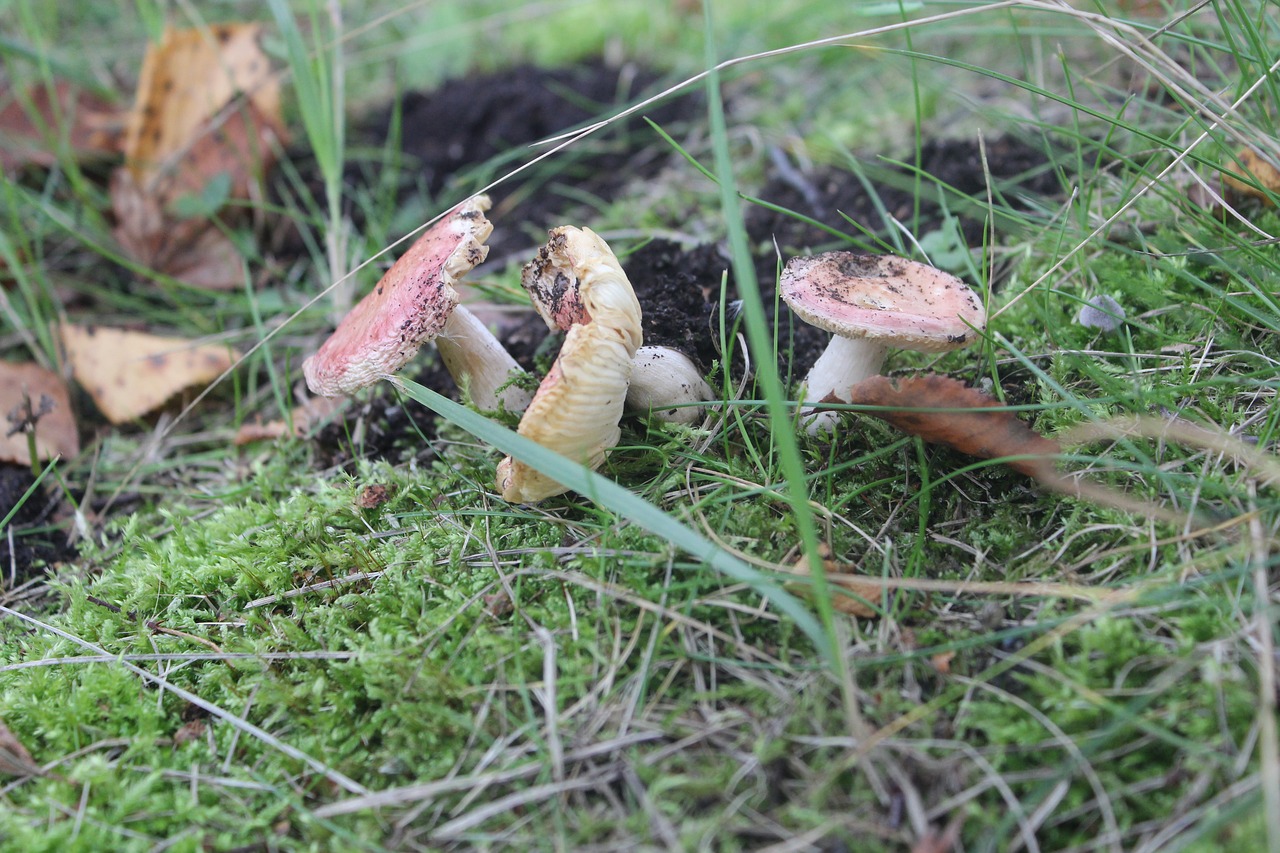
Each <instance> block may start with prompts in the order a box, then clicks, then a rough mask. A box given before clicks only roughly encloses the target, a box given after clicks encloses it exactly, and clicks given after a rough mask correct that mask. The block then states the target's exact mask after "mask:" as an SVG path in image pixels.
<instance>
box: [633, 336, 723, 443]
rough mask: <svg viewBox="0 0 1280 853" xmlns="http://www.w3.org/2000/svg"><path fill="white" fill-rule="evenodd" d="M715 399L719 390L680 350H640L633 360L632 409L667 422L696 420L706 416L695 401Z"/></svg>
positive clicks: (664, 348) (647, 348)
mask: <svg viewBox="0 0 1280 853" xmlns="http://www.w3.org/2000/svg"><path fill="white" fill-rule="evenodd" d="M712 399H715V394H714V392H713V391H712V390H711V386H710V385H708V384H707V381H706V380H705V379H703V378H702V371H700V370H698V366H697V365H696V364H694V363H693V359H691V358H689V356H687V355H685V354H684V353H683V352H681V351H680V350H678V349H674V348H672V347H640V348H639V349H637V350H636V355H635V358H634V359H632V362H631V386H630V387H629V388H627V408H628V409H630V410H631V411H633V412H642V413H648V414H649V415H650V416H652V417H655V418H657V419H658V420H660V421H666V422H667V423H677V424H692V423H695V422H697V420H698V419H699V418H701V417H702V406H698V405H693V404H696V403H705V402H706V401H708V400H712ZM681 404H683V405H681ZM673 406H677V407H678V408H672V407H673Z"/></svg>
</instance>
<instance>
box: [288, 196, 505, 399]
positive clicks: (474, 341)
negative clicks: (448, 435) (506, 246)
mask: <svg viewBox="0 0 1280 853" xmlns="http://www.w3.org/2000/svg"><path fill="white" fill-rule="evenodd" d="M488 209H489V197H488V196H484V195H478V196H474V197H472V198H470V199H467V200H466V201H464V202H463V203H462V204H460V205H458V207H456V208H454V209H453V211H451V212H450V213H449V215H448V216H446V217H445V218H443V219H442V220H440V221H439V222H437V223H436V224H435V225H434V226H432V227H431V228H430V229H429V230H428V231H427V232H426V233H424V234H423V235H422V236H421V237H419V238H418V240H417V242H415V243H414V244H413V245H412V246H411V247H410V248H409V250H408V251H407V252H405V253H404V255H402V256H401V257H400V259H399V260H398V261H396V262H395V264H393V265H392V267H391V269H389V270H387V273H386V275H384V276H383V277H382V280H381V281H379V282H378V285H377V287H375V288H374V289H373V290H372V291H371V292H370V293H369V294H368V295H366V296H365V298H364V299H362V300H360V303H359V304H358V305H356V307H355V308H352V309H351V312H350V313H348V314H347V316H346V317H344V318H343V320H342V322H341V323H339V324H338V328H337V329H335V330H334V332H333V334H332V335H330V336H329V339H328V340H327V341H325V342H324V345H323V346H321V347H320V349H319V350H318V351H317V352H316V353H315V354H314V355H312V356H311V357H309V358H308V359H307V360H306V361H304V362H303V363H302V372H303V374H304V375H305V376H306V378H307V387H309V388H310V389H311V391H312V393H314V394H319V395H320V396H322V397H335V396H338V395H340V394H351V393H353V392H355V391H357V390H359V389H361V388H364V387H366V386H368V385H372V384H373V383H374V382H376V381H377V380H379V379H381V378H382V377H384V376H387V375H389V374H392V373H395V372H396V371H397V370H399V369H400V368H401V367H403V366H404V365H405V364H406V363H407V362H408V361H409V359H411V358H413V356H414V355H415V354H417V352H418V350H419V349H420V348H421V347H422V345H423V344H424V343H426V342H427V341H429V340H433V339H434V340H435V341H436V345H437V347H438V348H439V350H440V355H441V358H442V359H443V360H444V363H445V367H446V368H447V369H448V370H449V373H450V375H451V376H453V378H454V379H455V380H457V381H458V383H459V384H460V385H466V386H467V387H468V388H469V390H470V393H471V399H472V401H473V402H474V403H475V404H476V406H477V408H480V409H496V408H498V405H499V404H500V403H501V404H502V405H503V406H505V407H506V408H507V409H508V410H511V411H521V410H523V409H524V407H525V406H526V405H528V403H529V399H530V395H529V392H528V391H526V390H524V389H523V388H518V387H515V386H509V387H507V388H505V389H503V390H502V392H501V393H499V392H498V390H497V389H498V388H499V387H500V386H501V385H502V384H503V383H505V382H507V381H508V380H509V379H510V377H511V375H512V373H513V372H515V373H520V372H523V371H521V369H520V366H519V365H517V364H516V362H515V359H513V358H512V357H511V356H510V355H509V354H508V353H507V351H506V350H505V349H503V347H502V344H500V343H498V340H497V339H496V338H495V337H494V336H493V334H492V333H490V332H489V330H488V329H487V328H485V326H484V324H483V323H481V322H480V321H479V320H477V319H476V317H475V316H474V315H473V314H472V313H471V312H470V311H468V310H467V309H466V308H464V307H463V306H461V305H459V304H458V294H457V292H456V291H455V290H454V289H453V285H454V284H455V283H456V282H457V281H458V280H459V279H461V278H462V276H464V275H466V274H467V273H468V272H469V271H470V270H471V269H472V267H474V266H476V264H478V263H480V262H481V261H483V260H484V259H485V257H486V256H487V255H488V254H489V248H488V247H487V246H485V245H484V243H483V241H484V240H485V239H486V238H487V237H488V236H489V234H490V233H491V232H492V231H493V225H492V224H490V222H489V220H487V219H486V218H485V216H484V212H485V211H486V210H488Z"/></svg>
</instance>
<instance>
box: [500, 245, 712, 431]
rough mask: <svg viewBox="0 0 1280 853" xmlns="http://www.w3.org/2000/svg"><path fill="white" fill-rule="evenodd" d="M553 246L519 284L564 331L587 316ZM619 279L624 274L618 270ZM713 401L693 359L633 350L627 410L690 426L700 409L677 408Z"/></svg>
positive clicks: (679, 354) (665, 352)
mask: <svg viewBox="0 0 1280 853" xmlns="http://www.w3.org/2000/svg"><path fill="white" fill-rule="evenodd" d="M556 242H557V238H556V236H555V232H552V239H551V242H550V243H548V244H547V246H545V247H544V248H543V249H542V250H541V251H540V252H539V253H538V255H537V257H535V258H534V259H533V261H531V262H530V263H529V264H528V265H527V266H526V267H525V269H524V273H523V275H522V276H521V282H520V283H521V284H522V285H523V286H524V289H525V290H526V291H528V293H529V298H530V299H531V300H532V301H533V307H534V308H535V309H536V310H537V312H538V313H539V314H540V315H541V316H542V319H543V320H545V321H546V323H547V325H548V326H549V327H550V328H551V329H552V330H559V331H562V332H564V331H568V330H569V329H570V328H571V327H572V326H573V324H575V323H582V322H584V319H583V318H584V316H585V311H584V308H583V304H582V296H581V293H580V292H579V288H578V287H577V286H575V285H576V284H577V282H578V279H575V278H574V277H573V276H571V275H567V274H566V273H565V271H564V269H563V267H564V265H565V264H564V260H563V256H562V254H561V253H559V252H556V251H551V249H552V247H553V246H555V245H556ZM601 242H602V243H603V241H601ZM610 254H611V255H612V252H610ZM615 261H616V259H615ZM619 274H622V272H621V268H619ZM624 277H625V276H624ZM628 287H630V284H629V283H628ZM714 398H715V394H714V392H713V391H712V390H711V386H710V385H708V384H707V382H706V380H705V379H703V378H702V372H701V371H699V370H698V367H697V365H695V364H694V362H693V359H691V358H689V356H687V355H685V354H684V353H683V352H681V351H680V350H677V349H673V348H671V347H646V346H642V347H639V348H638V349H637V350H636V353H635V358H634V359H632V364H631V382H630V385H629V386H628V388H627V399H626V408H627V409H629V410H630V411H633V412H637V413H640V414H649V415H651V416H653V417H655V418H657V419H658V420H662V421H668V422H671V423H683V424H691V423H694V422H695V421H697V420H698V419H699V418H701V417H702V407H701V406H696V405H680V404H693V403H701V402H706V401H708V400H712V399H714ZM673 406H678V408H672V407H673Z"/></svg>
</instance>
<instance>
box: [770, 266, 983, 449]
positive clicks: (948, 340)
mask: <svg viewBox="0 0 1280 853" xmlns="http://www.w3.org/2000/svg"><path fill="white" fill-rule="evenodd" d="M778 286H779V289H780V290H781V293H782V298H783V299H784V300H786V303H787V304H788V305H790V306H791V310H792V311H795V312H796V314H797V315H799V316H800V318H801V319H802V320H804V321H805V322H807V323H810V324H812V325H814V326H818V327H819V328H822V329H826V330H827V331H829V332H831V333H832V338H831V343H830V344H829V345H828V346H827V348H826V350H824V351H823V353H822V355H820V356H818V360H817V361H816V362H814V364H813V367H812V368H811V369H810V370H809V375H808V376H807V377H806V378H805V385H804V401H805V402H806V403H817V402H819V401H821V400H823V399H827V398H830V397H834V398H835V399H837V400H840V401H842V402H846V403H847V402H849V389H850V388H851V387H852V386H853V385H854V384H856V383H858V382H861V381H862V380H864V379H868V378H870V377H872V376H875V375H877V374H878V373H879V372H880V368H881V367H882V366H883V365H884V360H885V357H886V355H887V354H888V351H889V348H890V347H894V348H897V349H907V350H914V351H916V352H945V351H947V350H953V349H959V348H960V347H963V346H966V345H967V344H968V343H969V342H970V341H971V340H972V339H973V337H974V335H973V332H974V330H975V329H977V330H981V329H982V328H983V327H984V326H985V325H986V322H987V312H986V309H985V308H983V306H982V301H981V300H980V299H979V298H978V294H976V293H974V292H973V290H972V289H970V287H969V286H968V285H967V284H965V283H964V282H963V281H961V280H960V279H958V278H956V277H955V276H953V275H950V274H948V273H945V272H943V271H942V270H939V269H934V268H933V267H931V266H929V265H927V264H922V263H918V262H916V261H909V260H907V259H905V258H898V257H894V256H893V255H859V254H855V253H853V252H826V253H823V254H820V255H813V256H811V257H799V258H792V259H791V260H789V261H787V265H786V267H785V268H784V269H783V271H782V277H781V278H780V279H779V283H778ZM805 422H806V425H807V428H808V431H809V434H810V435H815V434H817V433H818V432H821V431H823V430H826V431H830V430H833V429H835V422H836V413H835V412H819V413H815V414H812V415H808V416H806V418H805Z"/></svg>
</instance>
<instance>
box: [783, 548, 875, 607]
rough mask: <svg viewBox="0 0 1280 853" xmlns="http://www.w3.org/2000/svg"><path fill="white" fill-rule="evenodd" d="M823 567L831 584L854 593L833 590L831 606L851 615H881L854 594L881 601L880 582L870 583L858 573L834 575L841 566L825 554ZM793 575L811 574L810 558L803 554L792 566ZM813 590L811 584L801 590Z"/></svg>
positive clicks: (868, 599) (806, 575)
mask: <svg viewBox="0 0 1280 853" xmlns="http://www.w3.org/2000/svg"><path fill="white" fill-rule="evenodd" d="M822 567H823V569H824V570H825V571H826V573H827V582H828V583H829V584H830V585H831V586H833V587H834V586H839V587H841V588H843V589H845V590H847V591H849V592H851V593H853V595H845V594H843V593H842V592H839V591H838V590H837V591H833V592H832V595H831V606H832V607H834V608H835V609H836V610H838V611H840V612H841V613H848V614H849V615H850V616H859V617H862V618H864V619H867V618H871V617H874V616H879V615H880V614H879V612H878V611H877V610H876V609H875V608H874V607H870V606H868V605H866V604H864V603H863V602H862V601H860V600H859V599H858V598H854V596H855V595H856V596H860V597H861V598H865V599H866V600H867V601H879V600H880V598H881V595H882V593H883V589H882V588H881V586H880V584H876V583H870V582H868V581H863V580H861V579H859V578H858V577H857V576H856V575H850V574H841V576H840V577H839V578H834V577H832V575H835V574H840V566H838V565H836V562H835V560H832V559H829V558H828V557H827V556H826V555H823V559H822ZM791 573H792V574H793V575H801V576H803V577H808V576H809V560H808V559H807V558H806V557H804V556H801V557H800V559H799V560H797V561H796V562H795V564H794V565H793V566H792V567H791ZM810 590H812V587H811V586H808V585H806V586H805V587H804V589H803V590H801V592H802V593H803V592H807V591H810Z"/></svg>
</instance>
